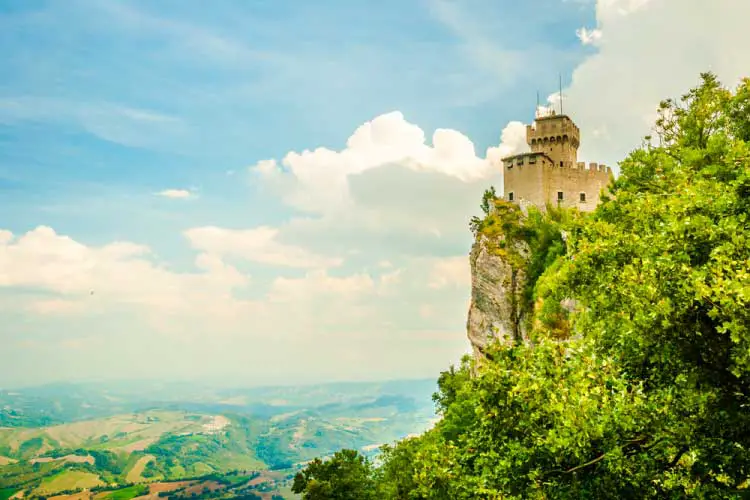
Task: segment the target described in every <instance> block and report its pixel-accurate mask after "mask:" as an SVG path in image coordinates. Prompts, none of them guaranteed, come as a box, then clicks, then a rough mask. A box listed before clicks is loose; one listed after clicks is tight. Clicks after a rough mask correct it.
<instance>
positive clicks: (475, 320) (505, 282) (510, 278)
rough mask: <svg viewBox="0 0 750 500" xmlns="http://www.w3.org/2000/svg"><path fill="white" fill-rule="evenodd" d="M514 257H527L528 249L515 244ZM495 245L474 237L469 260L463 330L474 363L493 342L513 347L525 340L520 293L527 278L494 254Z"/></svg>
mask: <svg viewBox="0 0 750 500" xmlns="http://www.w3.org/2000/svg"><path fill="white" fill-rule="evenodd" d="M514 246H515V251H516V253H517V254H518V255H521V256H524V257H528V254H529V247H528V245H527V244H526V243H524V242H515V243H514ZM494 248H495V242H493V241H491V239H490V238H488V237H487V236H485V235H483V234H481V233H480V234H478V235H477V237H476V240H475V242H474V245H473V246H472V249H471V254H470V256H469V260H470V264H471V305H470V306H469V317H468V320H467V322H466V330H467V334H468V337H469V341H470V342H471V345H472V349H473V351H474V357H475V358H476V359H478V360H481V359H484V358H485V349H486V347H487V346H488V345H489V344H490V343H492V342H493V341H494V340H499V341H500V342H502V343H516V342H524V341H526V340H527V338H528V337H527V332H526V324H527V321H526V319H527V318H526V317H525V316H526V311H527V308H525V307H524V297H523V291H524V288H525V286H526V281H527V276H526V272H525V271H524V269H523V268H522V267H520V266H517V265H514V264H513V261H512V260H511V259H508V258H506V257H505V256H503V255H502V254H499V253H498V252H495V251H494Z"/></svg>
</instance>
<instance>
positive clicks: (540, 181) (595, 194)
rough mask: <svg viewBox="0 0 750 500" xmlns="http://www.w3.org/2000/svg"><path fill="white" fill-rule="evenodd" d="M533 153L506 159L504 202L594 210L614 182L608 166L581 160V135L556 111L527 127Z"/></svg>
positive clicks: (504, 161) (567, 119) (540, 206)
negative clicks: (579, 159)
mask: <svg viewBox="0 0 750 500" xmlns="http://www.w3.org/2000/svg"><path fill="white" fill-rule="evenodd" d="M526 142H527V144H528V145H529V148H531V152H529V153H523V154H519V155H514V156H509V157H506V158H503V174H504V177H503V178H504V184H505V189H504V192H505V195H504V196H505V199H507V200H509V201H513V202H515V203H518V204H520V205H521V206H528V205H535V206H537V207H539V208H541V209H542V210H544V209H545V207H546V206H547V204H550V205H552V206H563V207H576V208H578V209H579V210H582V211H590V210H593V209H594V208H595V207H596V205H597V204H598V203H599V195H600V193H601V191H602V189H604V188H606V187H607V185H609V183H610V181H611V180H612V169H610V168H609V167H607V166H606V165H599V164H597V163H589V165H588V167H587V166H586V164H585V163H583V162H579V161H578V147H579V145H580V143H581V132H580V130H579V129H578V127H577V126H576V124H575V123H574V122H573V120H572V119H571V118H570V117H569V116H567V115H563V114H559V115H558V114H555V113H554V111H553V112H552V113H550V114H549V115H547V116H537V117H536V120H535V121H534V123H533V124H531V125H528V126H527V127H526Z"/></svg>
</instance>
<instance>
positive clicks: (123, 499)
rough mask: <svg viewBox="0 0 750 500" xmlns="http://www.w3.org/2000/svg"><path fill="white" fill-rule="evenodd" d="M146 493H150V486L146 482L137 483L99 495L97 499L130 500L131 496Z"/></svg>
mask: <svg viewBox="0 0 750 500" xmlns="http://www.w3.org/2000/svg"><path fill="white" fill-rule="evenodd" d="M146 494H148V486H147V485H145V484H137V485H133V486H128V487H127V488H121V489H119V490H115V491H112V492H108V493H106V494H104V495H102V496H101V497H99V496H97V500H130V499H131V498H135V497H139V496H141V495H146Z"/></svg>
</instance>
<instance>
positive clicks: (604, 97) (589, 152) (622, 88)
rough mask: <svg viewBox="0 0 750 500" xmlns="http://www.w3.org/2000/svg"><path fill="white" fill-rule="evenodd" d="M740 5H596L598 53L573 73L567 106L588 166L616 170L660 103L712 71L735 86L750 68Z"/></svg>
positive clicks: (645, 1)
mask: <svg viewBox="0 0 750 500" xmlns="http://www.w3.org/2000/svg"><path fill="white" fill-rule="evenodd" d="M748 17H750V2H739V1H736V0H713V1H712V2H710V8H709V4H707V3H706V2H704V1H703V0H598V2H597V4H596V18H597V26H596V30H599V31H601V32H602V33H604V36H603V37H601V39H599V40H598V43H597V47H598V51H597V52H596V53H595V54H593V55H591V56H589V57H588V58H587V59H586V60H585V61H584V62H583V63H582V64H580V65H579V66H578V67H577V68H576V69H575V70H574V72H573V78H572V83H571V85H570V87H569V88H568V89H566V90H565V109H566V112H568V113H570V114H571V115H572V116H573V118H574V120H575V121H576V122H577V123H578V125H579V126H580V128H581V133H582V139H581V156H582V160H585V161H598V162H602V163H607V164H610V165H613V166H614V165H615V164H616V162H617V161H620V160H622V159H623V158H624V157H625V155H626V154H627V153H628V152H629V151H630V150H631V149H633V148H634V147H636V146H637V145H638V144H640V142H641V139H642V137H643V136H645V135H648V134H650V133H651V127H652V126H653V120H654V112H655V110H656V108H657V106H658V104H659V101H661V100H662V99H665V98H668V97H679V96H680V95H682V94H684V93H685V91H686V90H688V89H689V88H690V87H692V86H694V85H696V84H697V83H698V76H699V73H701V72H704V71H709V70H710V71H713V72H715V73H716V74H717V75H718V77H719V78H720V79H721V80H722V81H723V82H724V83H725V84H727V85H731V86H734V85H736V84H737V83H738V81H739V79H740V78H741V77H742V76H746V75H747V72H748V70H747V68H750V51H748V50H746V47H747V27H746V22H745V20H746V19H748Z"/></svg>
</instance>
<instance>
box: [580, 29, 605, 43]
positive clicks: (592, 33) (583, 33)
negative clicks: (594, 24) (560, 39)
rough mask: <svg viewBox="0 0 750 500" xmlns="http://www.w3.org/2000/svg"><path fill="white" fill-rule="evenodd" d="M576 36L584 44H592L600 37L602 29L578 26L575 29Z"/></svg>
mask: <svg viewBox="0 0 750 500" xmlns="http://www.w3.org/2000/svg"><path fill="white" fill-rule="evenodd" d="M576 36H577V37H578V39H579V40H581V43H582V44H584V45H594V44H596V43H598V42H599V40H601V38H602V30H599V29H591V30H590V29H587V28H585V27H584V28H580V29H577V30H576Z"/></svg>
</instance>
